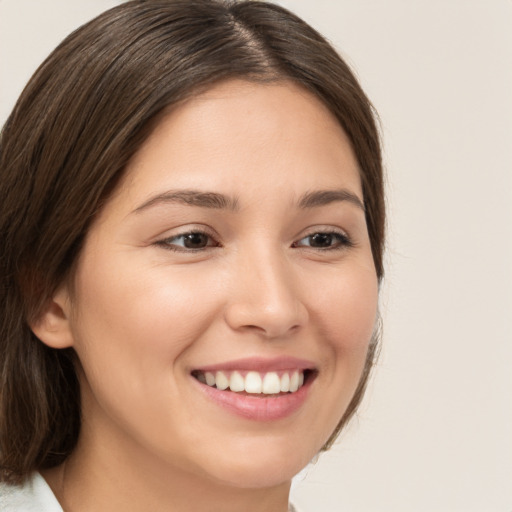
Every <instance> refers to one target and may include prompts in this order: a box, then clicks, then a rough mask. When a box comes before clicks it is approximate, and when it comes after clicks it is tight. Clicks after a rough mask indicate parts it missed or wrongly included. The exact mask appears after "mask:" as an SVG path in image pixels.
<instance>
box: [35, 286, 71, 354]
mask: <svg viewBox="0 0 512 512" xmlns="http://www.w3.org/2000/svg"><path fill="white" fill-rule="evenodd" d="M70 312H71V307H70V302H69V294H68V291H67V288H66V287H64V286H63V287H61V288H59V289H58V290H57V291H56V292H55V295H54V296H53V297H52V298H51V300H50V301H49V302H48V304H47V307H46V309H45V310H44V311H43V312H42V314H41V315H40V316H39V318H38V319H37V320H35V321H34V322H31V323H30V328H31V329H32V332H33V333H34V334H35V335H36V336H37V337H38V338H39V339H40V340H41V341H42V342H43V343H44V344H45V345H48V346H49V347H51V348H57V349H60V348H68V347H72V346H73V335H72V331H71V323H70Z"/></svg>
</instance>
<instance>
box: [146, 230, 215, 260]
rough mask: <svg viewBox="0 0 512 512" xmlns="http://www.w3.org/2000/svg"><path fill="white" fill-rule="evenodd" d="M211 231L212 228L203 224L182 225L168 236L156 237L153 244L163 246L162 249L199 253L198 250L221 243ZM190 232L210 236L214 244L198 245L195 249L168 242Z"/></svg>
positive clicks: (210, 247) (207, 248)
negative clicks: (199, 225) (196, 225)
mask: <svg viewBox="0 0 512 512" xmlns="http://www.w3.org/2000/svg"><path fill="white" fill-rule="evenodd" d="M212 231H213V230H211V229H208V228H206V227H205V226H201V227H194V226H191V227H188V228H187V227H184V228H183V229H181V230H180V231H178V232H177V233H173V234H171V235H169V236H165V237H163V238H162V237H160V238H158V239H157V240H156V241H155V242H154V245H157V246H160V247H163V248H164V249H167V250H169V251H175V252H184V253H200V252H204V251H207V250H209V249H215V248H217V247H221V244H220V242H219V241H218V236H217V235H216V234H213V233H212ZM191 234H201V235H205V236H207V237H208V238H210V239H211V240H213V241H214V245H207V246H206V247H200V248H197V249H190V248H188V247H182V246H179V245H174V244H172V243H170V241H171V240H174V239H176V238H180V237H184V236H186V235H191Z"/></svg>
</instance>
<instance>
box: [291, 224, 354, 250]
mask: <svg viewBox="0 0 512 512" xmlns="http://www.w3.org/2000/svg"><path fill="white" fill-rule="evenodd" d="M316 234H326V235H334V236H336V237H338V239H341V242H340V243H339V244H337V245H334V246H331V247H312V246H308V245H298V242H300V241H301V240H304V239H305V238H309V237H311V236H313V235H316ZM354 245H355V243H354V241H353V240H352V238H351V236H350V235H349V234H348V233H347V232H346V231H345V230H343V229H340V228H335V227H312V228H311V229H308V231H307V232H306V233H305V234H304V235H303V236H301V237H300V238H298V239H297V240H296V241H295V242H293V244H292V246H294V247H297V248H300V249H311V250H315V251H329V250H343V249H346V248H350V247H354Z"/></svg>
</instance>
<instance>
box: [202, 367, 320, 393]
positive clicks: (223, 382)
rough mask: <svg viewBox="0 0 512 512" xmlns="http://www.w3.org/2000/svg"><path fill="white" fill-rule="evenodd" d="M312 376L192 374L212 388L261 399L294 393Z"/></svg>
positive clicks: (307, 373) (297, 372)
mask: <svg viewBox="0 0 512 512" xmlns="http://www.w3.org/2000/svg"><path fill="white" fill-rule="evenodd" d="M313 374H314V372H313V371H312V370H308V369H295V370H282V371H271V372H256V371H237V370H234V371H216V372H208V371H205V372H203V371H200V370H194V371H193V372H192V376H193V377H194V378H195V379H197V380H198V381H199V382H201V383H202V384H205V385H207V386H210V387H212V388H216V389H219V390H222V391H224V390H226V391H233V392H235V393H237V394H241V395H250V396H260V397H262V398H263V397H269V396H276V397H278V396H283V395H288V394H290V393H296V392H297V391H298V390H299V389H300V388H301V387H302V386H303V385H304V383H306V382H308V381H309V380H310V379H311V378H312V377H313Z"/></svg>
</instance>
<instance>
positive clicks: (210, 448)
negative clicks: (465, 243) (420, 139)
mask: <svg viewBox="0 0 512 512" xmlns="http://www.w3.org/2000/svg"><path fill="white" fill-rule="evenodd" d="M0 158H1V160H0V172H1V175H0V183H1V185H0V194H1V195H0V205H1V206H0V230H1V231H0V233H1V236H2V240H3V245H2V249H1V251H2V253H1V258H0V261H1V265H2V267H1V279H2V284H1V286H0V290H2V291H1V293H2V297H1V301H0V303H1V304H2V313H1V320H0V321H1V332H2V337H1V359H2V370H1V382H2V388H1V403H0V407H1V409H0V410H1V412H0V452H1V455H0V466H1V471H2V472H1V478H2V480H3V482H4V484H3V487H2V492H3V495H4V498H3V499H4V504H3V509H2V510H15V509H16V510H20V509H21V508H20V507H21V505H20V503H23V504H29V505H26V506H33V507H36V508H37V507H39V508H38V510H64V511H66V512H69V511H72V512H76V511H86V510H112V511H117V510H123V511H131V510H133V511H138V510H166V511H181V510H187V511H196V510H197V511H203V510H209V511H222V512H226V511H228V512H229V511H231V510H233V511H235V510H237V511H239V510H245V511H263V510H264V511H269V510H272V511H276V512H284V511H286V510H288V506H289V505H288V495H289V489H290V482H291V478H292V477H293V475H295V474H296V473H297V472H298V471H299V470H300V469H301V468H302V467H304V466H305V465H306V464H307V462H308V461H309V460H311V458H312V457H314V455H315V454H316V453H318V452H319V451H321V450H325V449H327V448H328V447H329V446H330V445H331V444H332V442H333V441H334V439H335V438H336V436H337V435H338V433H339V431H340V430H341V429H342V427H343V425H345V424H346V422H347V421H348V419H349V418H350V417H351V416H352V414H353V413H354V411H355V409H356V407H357V405H358V404H359V402H360V400H361V397H362V394H363V391H364V388H365V384H366V381H367V379H368V374H369V371H370V369H371V366H372V364H373V361H374V357H375V350H376V329H375V325H376V322H377V298H378V285H379V282H380V279H381V278H382V273H383V269H382V251H383V233H384V202H383V190H382V170H381V160H380V147H379V139H378V133H377V130H376V127H375V122H374V119H373V116H372V109H371V105H370V103H369V102H368V100H367V98H366V97H365V95H364V93H363V91H362V90H361V88H360V86H359V85H358V83H357V81H356V80H355V78H354V76H353V75H352V73H351V72H350V70H349V69H348V67H347V66H346V64H345V63H344V62H343V61H342V60H341V59H340V57H339V56H338V55H337V54H336V53H335V52H334V50H333V49H332V48H331V47H330V46H329V44H328V43H327V42H326V41H325V40H324V39H323V38H322V37H321V36H320V35H319V34H318V33H316V32H315V31H314V30H313V29H312V28H310V27H309V26H307V25H306V24H305V23H304V22H303V21H301V20H300V19H298V18H297V17H295V16H294V15H292V14H291V13H289V12H287V11H285V10H284V9H282V8H280V7H278V6H275V5H272V4H267V3H261V2H253V1H249V2H238V3H225V2H222V1H220V0H219V1H217V0H215V1H207V0H193V1H189V0H187V1H176V0H167V1H163V0H162V1H157V0H154V1H146V2H141V1H134V2H127V3H125V4H123V5H121V6H119V7H116V8H114V9H112V10H110V11H108V12H106V13H104V14H103V15H101V16H99V17H98V18H96V19H95V20H93V21H91V22H90V23H88V24H86V25H85V26H83V27H82V28H80V29H79V30H77V31H76V32H74V33H73V34H71V35H70V36H69V37H68V38H67V39H66V40H65V41H64V42H63V43H62V44H61V45H60V46H59V47H58V48H57V49H56V50H55V51H54V52H53V53H52V55H50V57H49V58H48V59H47V60H46V61H45V62H44V63H43V65H42V66H41V67H40V68H39V70H38V71H37V72H36V73H35V75H34V77H33V78H32V80H31V81H30V82H29V84H28V86H27V87H26V89H25V91H24V92H23V94H22V96H21V98H20V100H19V101H18V103H17V105H16V107H15V108H14V111H13V113H12V115H11V116H10V118H9V119H8V121H7V123H6V125H5V128H4V131H3V133H2V139H1V157H0ZM0 503H2V502H1V501H0ZM16 507H18V508H16ZM45 507H46V508H45ZM0 509H1V508H0Z"/></svg>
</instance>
